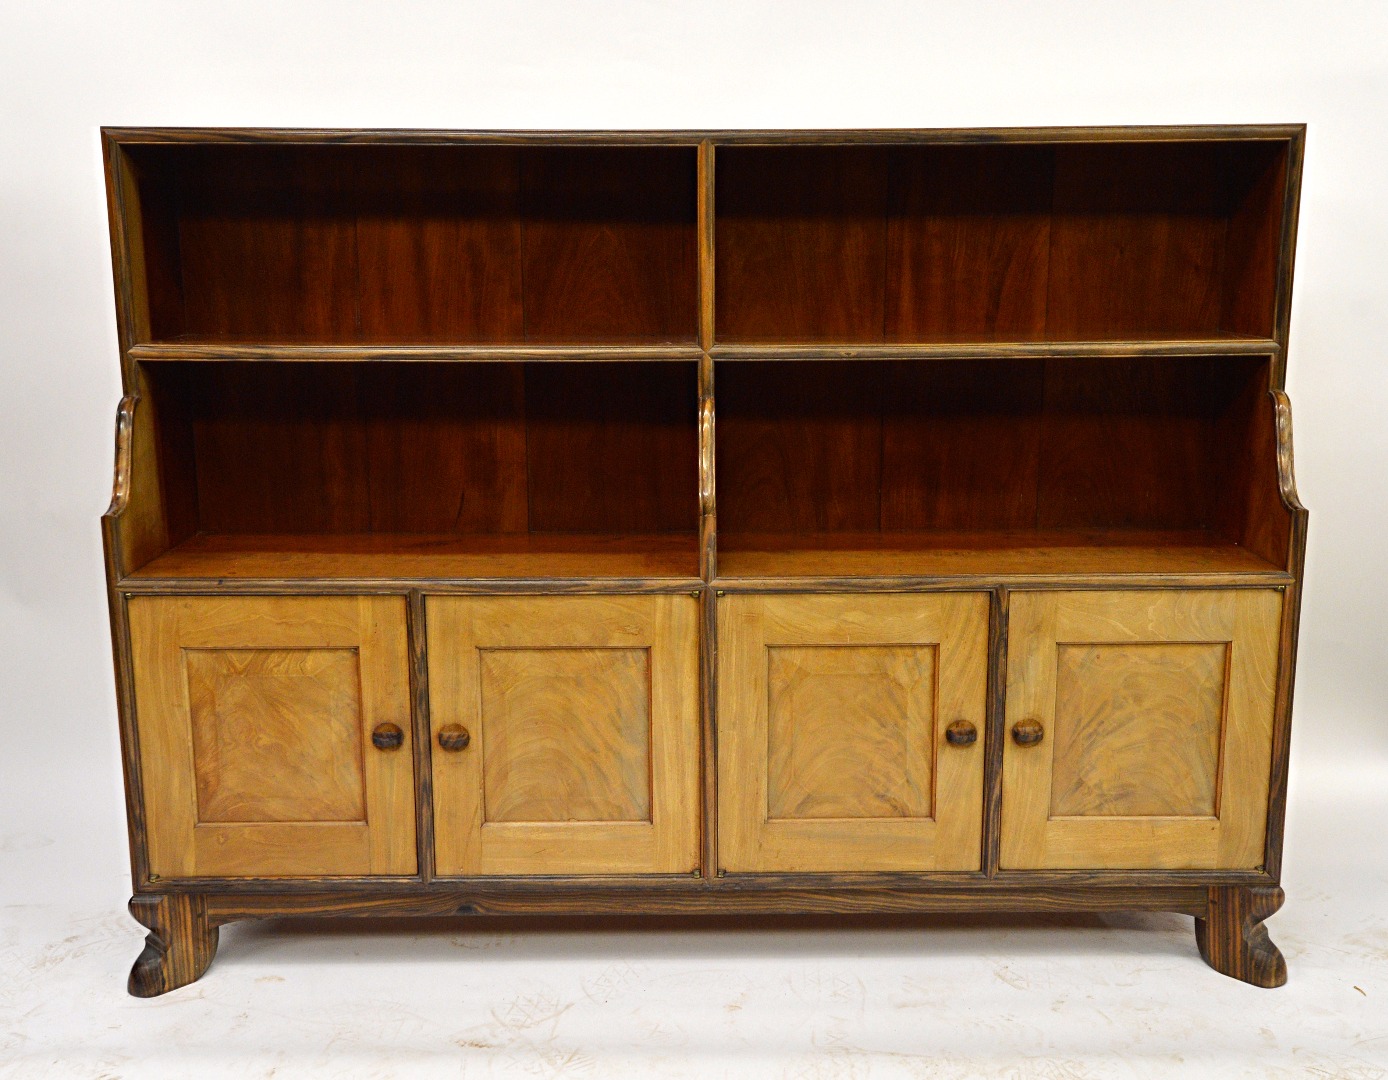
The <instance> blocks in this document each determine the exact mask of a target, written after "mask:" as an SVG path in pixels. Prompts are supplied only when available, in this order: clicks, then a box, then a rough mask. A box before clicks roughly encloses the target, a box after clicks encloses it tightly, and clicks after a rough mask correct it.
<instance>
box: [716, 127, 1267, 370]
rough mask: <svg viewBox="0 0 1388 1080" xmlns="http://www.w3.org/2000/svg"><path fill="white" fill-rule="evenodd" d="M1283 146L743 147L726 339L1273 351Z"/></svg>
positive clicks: (726, 181) (724, 244)
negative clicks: (1253, 343)
mask: <svg viewBox="0 0 1388 1080" xmlns="http://www.w3.org/2000/svg"><path fill="white" fill-rule="evenodd" d="M1286 171H1287V148H1286V144H1285V143H1283V142H1210V141H1192V142H1149V143H1119V142H1113V143H1105V142H1095V143H1083V144H1079V143H1057V144H1051V145H1047V144H1045V143H1025V144H1015V143H1014V144H1001V143H999V144H993V145H925V146H886V145H859V146H830V145H826V146H727V147H720V148H719V149H718V154H717V177H718V181H717V185H718V186H717V196H716V198H717V202H716V216H715V221H716V239H715V250H716V259H717V267H716V275H715V276H716V281H717V290H718V301H717V325H716V332H715V340H716V341H717V342H718V343H720V344H722V345H734V344H738V343H760V344H774V343H782V342H797V343H817V342H818V343H823V342H858V343H870V342H885V343H894V342H900V343H906V342H919V343H930V342H960V343H967V342H975V341H983V342H986V341H1009V342H1026V341H1106V340H1122V339H1147V340H1163V339H1166V340H1179V339H1187V338H1195V339H1199V338H1214V337H1219V336H1221V335H1226V334H1227V335H1232V336H1235V337H1240V338H1269V337H1272V336H1273V331H1274V327H1273V322H1274V305H1275V294H1276V282H1277V270H1278V259H1279V255H1280V241H1281V236H1282V220H1283V207H1284V195H1285V187H1286Z"/></svg>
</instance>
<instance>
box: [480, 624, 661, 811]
mask: <svg viewBox="0 0 1388 1080" xmlns="http://www.w3.org/2000/svg"><path fill="white" fill-rule="evenodd" d="M479 659H480V661H481V665H482V676H481V682H482V702H481V706H480V708H481V712H482V715H483V717H485V720H486V724H487V742H486V752H485V754H484V755H483V760H482V791H483V800H484V802H485V804H486V812H487V820H488V821H650V820H651V768H650V753H651V737H650V727H651V710H650V703H651V668H650V654H649V653H648V652H647V651H646V650H645V649H643V648H637V649H613V648H607V649H483V650H481V651H480V654H479Z"/></svg>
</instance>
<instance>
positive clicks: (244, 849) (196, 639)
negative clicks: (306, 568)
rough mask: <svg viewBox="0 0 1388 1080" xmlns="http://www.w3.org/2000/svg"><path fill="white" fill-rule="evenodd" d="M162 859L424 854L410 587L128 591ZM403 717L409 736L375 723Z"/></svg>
mask: <svg viewBox="0 0 1388 1080" xmlns="http://www.w3.org/2000/svg"><path fill="white" fill-rule="evenodd" d="M129 610H130V631H131V641H132V646H133V659H134V669H135V703H136V722H137V727H138V732H139V752H140V771H141V776H142V780H143V790H144V804H145V818H146V826H147V841H148V849H149V865H150V871H151V873H154V874H157V875H159V876H160V877H165V878H177V877H293V876H341V875H368V874H372V875H374V874H385V875H407V874H413V873H415V872H416V869H417V859H416V854H415V825H414V820H415V819H414V768H413V755H412V753H411V752H410V748H409V742H410V735H409V732H410V695H409V654H408V649H407V645H406V634H405V602H404V600H403V599H401V598H399V597H388V596H377V597H341V598H338V597H333V598H313V599H307V598H269V597H222V598H210V597H188V598H170V597H133V598H132V599H131V600H130V609H129ZM378 725H394V727H396V728H398V729H399V730H400V733H401V743H400V745H399V746H396V747H394V748H385V749H382V748H378V747H377V746H375V745H374V744H373V742H372V733H373V731H374V730H375V729H376V728H377V727H378Z"/></svg>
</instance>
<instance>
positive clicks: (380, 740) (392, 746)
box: [371, 724, 405, 750]
mask: <svg viewBox="0 0 1388 1080" xmlns="http://www.w3.org/2000/svg"><path fill="white" fill-rule="evenodd" d="M371 745H372V746H374V747H375V748H376V749H377V750H399V749H400V747H402V746H404V745H405V733H404V731H402V730H401V729H400V725H399V724H377V725H376V727H375V730H373V731H372V732H371Z"/></svg>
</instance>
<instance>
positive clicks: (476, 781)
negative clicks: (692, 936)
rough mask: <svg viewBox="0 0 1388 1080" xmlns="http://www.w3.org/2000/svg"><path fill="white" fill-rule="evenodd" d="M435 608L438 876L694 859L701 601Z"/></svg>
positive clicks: (679, 863) (681, 864)
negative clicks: (699, 607)
mask: <svg viewBox="0 0 1388 1080" xmlns="http://www.w3.org/2000/svg"><path fill="white" fill-rule="evenodd" d="M427 616H428V639H429V696H430V716H431V723H432V725H433V729H434V735H435V739H434V747H433V750H432V755H433V777H434V827H435V852H436V859H437V866H438V872H439V873H440V874H444V875H464V874H611V873H688V872H690V871H691V870H693V869H694V868H696V867H697V865H698V837H699V818H698V805H699V803H698V796H699V784H698V776H699V681H698V668H699V639H698V626H699V617H698V603H697V601H695V600H693V599H692V598H690V597H688V596H626V597H620V596H618V597H601V598H599V597H525V598H519V597H518V598H501V597H442V596H438V597H430V598H429V600H428V602H427ZM460 729H461V730H460ZM463 732H465V733H466V735H465V736H464V735H463Z"/></svg>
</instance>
